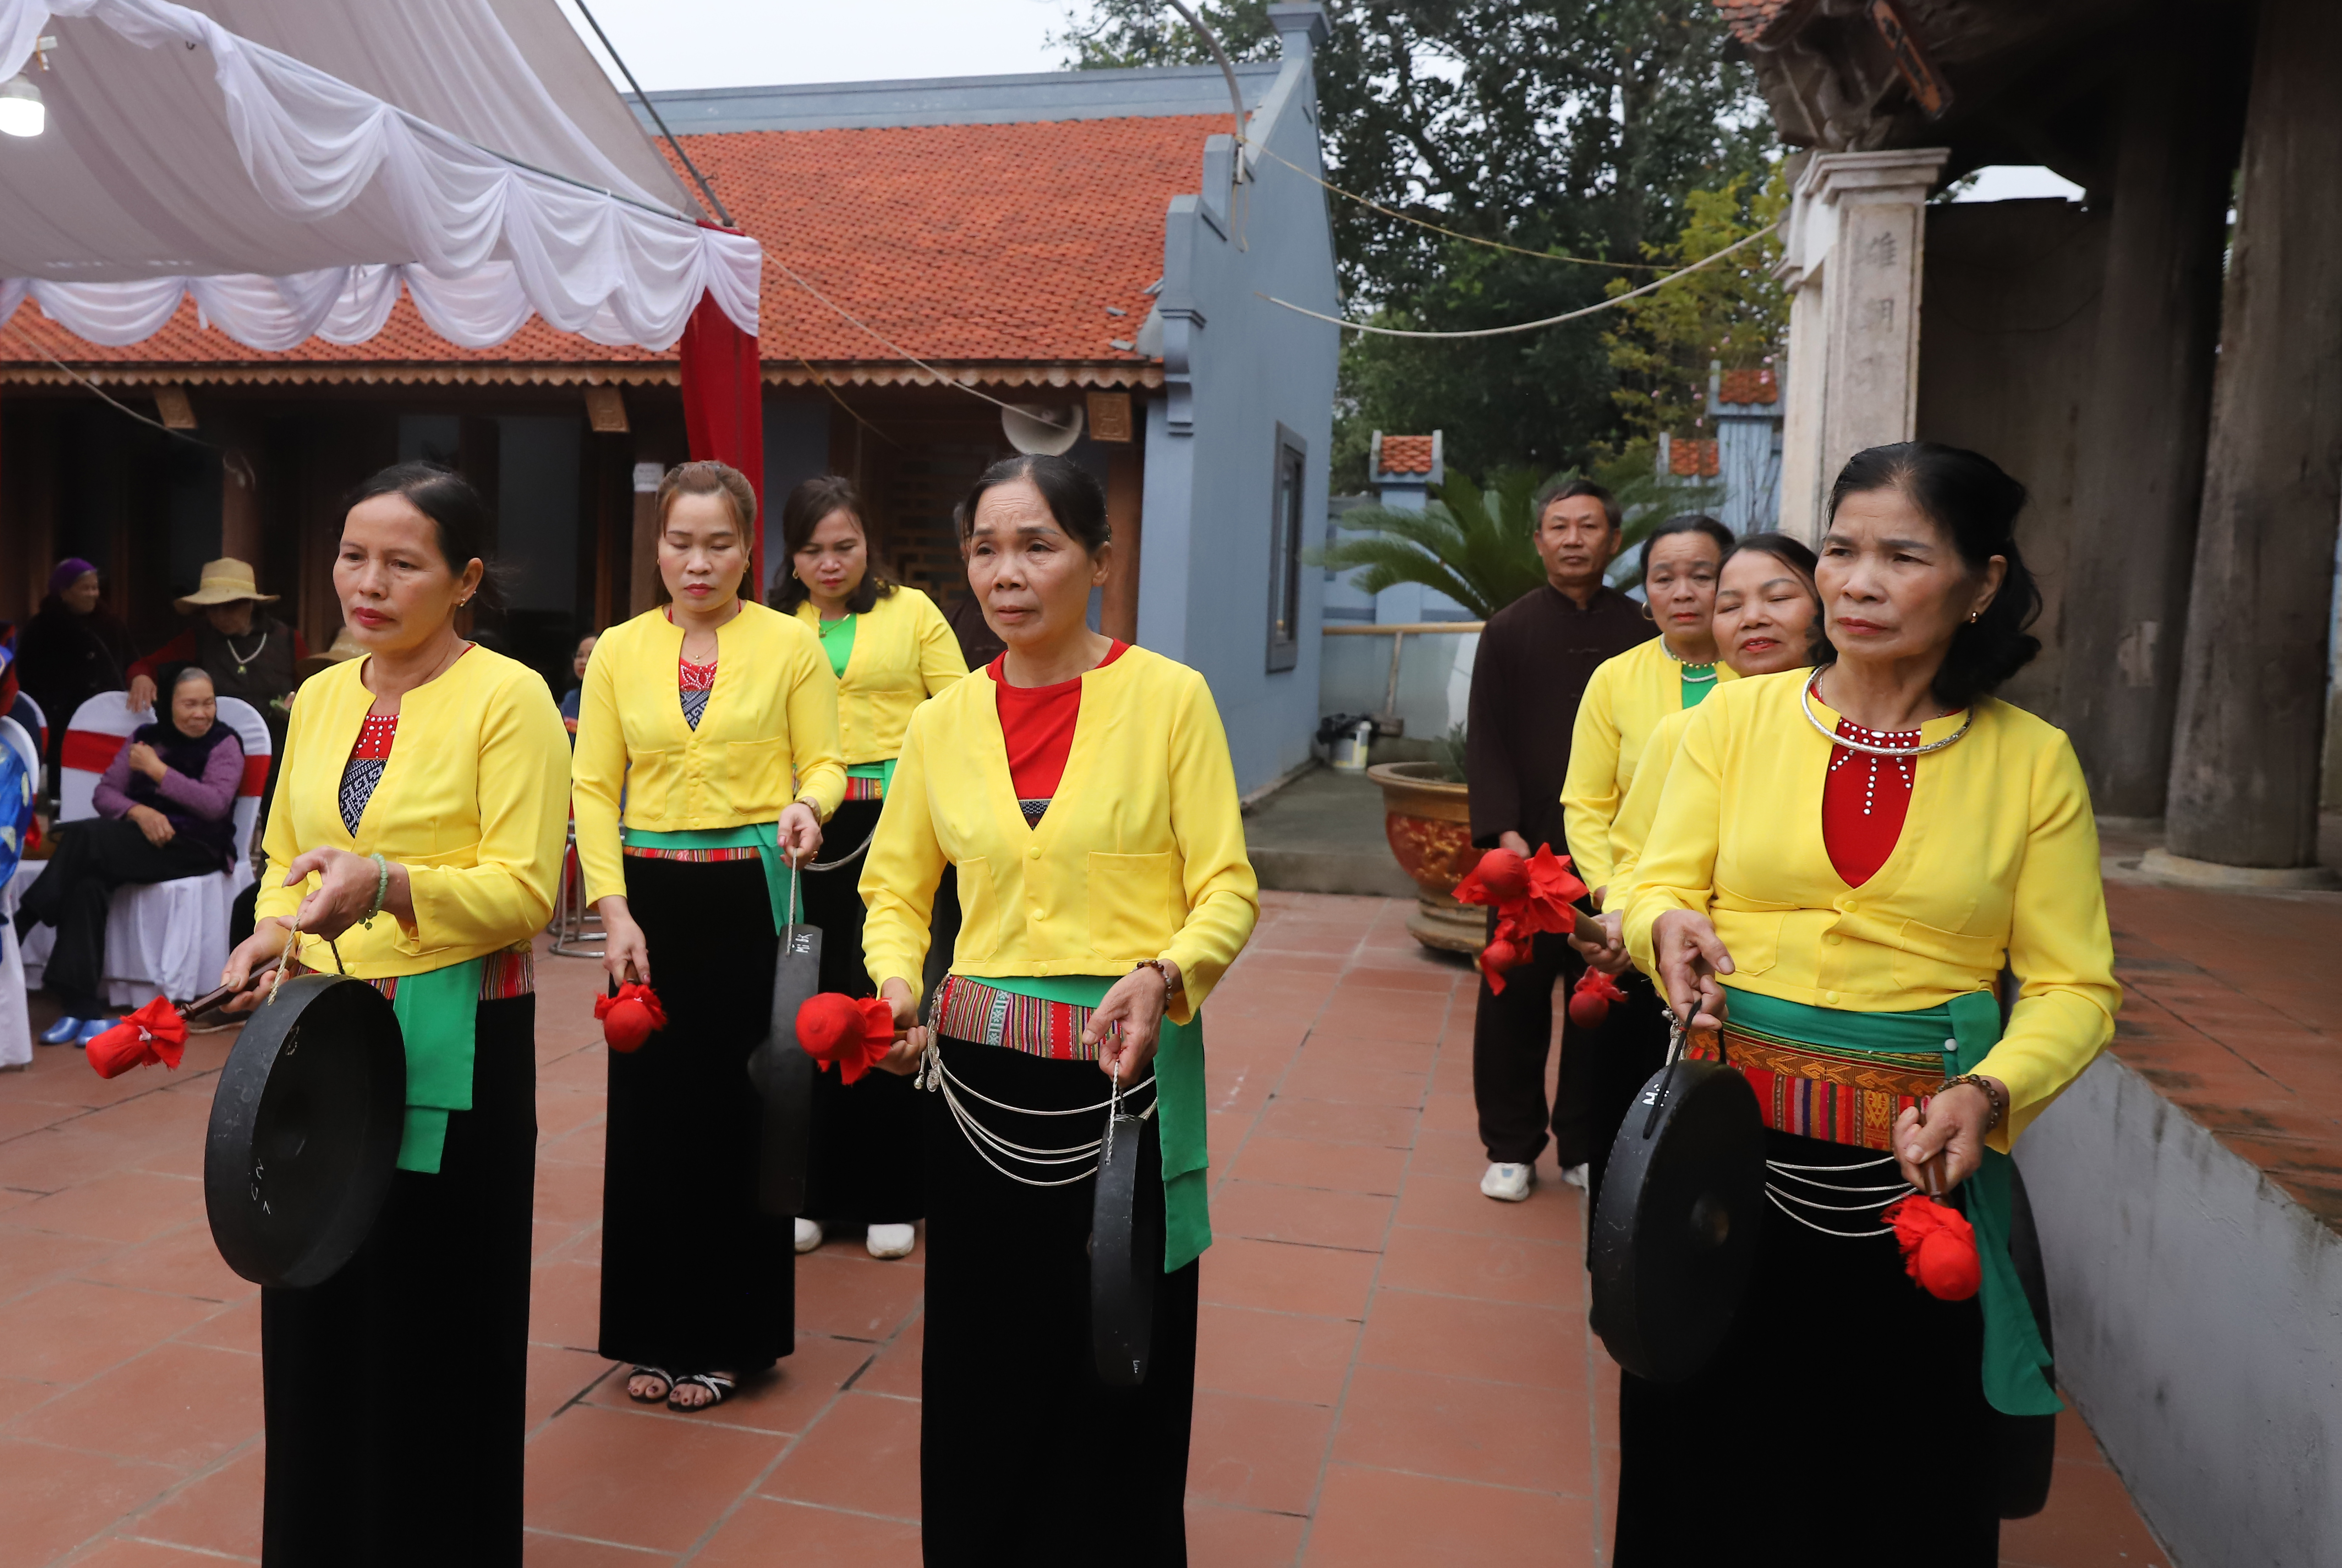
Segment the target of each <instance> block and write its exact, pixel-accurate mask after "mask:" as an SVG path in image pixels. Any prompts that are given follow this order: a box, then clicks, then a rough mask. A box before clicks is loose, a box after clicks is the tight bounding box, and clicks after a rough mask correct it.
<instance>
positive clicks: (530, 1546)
mask: <svg viewBox="0 0 2342 1568" xmlns="http://www.w3.org/2000/svg"><path fill="white" fill-rule="evenodd" d="M520 1561H521V1568H659V1564H661V1563H678V1562H681V1561H682V1559H681V1558H679V1557H676V1556H675V1555H673V1554H671V1553H665V1552H644V1551H641V1550H639V1549H637V1548H636V1547H632V1546H613V1545H611V1544H610V1543H607V1542H605V1541H580V1540H578V1539H577V1538H576V1537H575V1536H572V1535H549V1534H547V1533H545V1532H544V1531H541V1530H528V1531H524V1532H523V1533H522V1534H521V1538H520Z"/></svg>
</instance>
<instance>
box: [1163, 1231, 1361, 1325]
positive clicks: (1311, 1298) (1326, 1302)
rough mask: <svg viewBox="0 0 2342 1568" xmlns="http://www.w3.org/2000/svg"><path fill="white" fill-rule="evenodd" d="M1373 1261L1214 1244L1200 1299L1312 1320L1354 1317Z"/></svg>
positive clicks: (1323, 1250) (1289, 1248)
mask: <svg viewBox="0 0 2342 1568" xmlns="http://www.w3.org/2000/svg"><path fill="white" fill-rule="evenodd" d="M1375 1264H1376V1259H1375V1257H1374V1255H1373V1254H1371V1253H1351V1252H1342V1251H1338V1250H1336V1249H1335V1248H1331V1247H1301V1246H1294V1245H1292V1244H1291V1243H1285V1242H1256V1241H1251V1240H1248V1239H1246V1238H1245V1237H1242V1236H1236V1237H1231V1238H1229V1239H1227V1240H1226V1241H1219V1242H1215V1243H1213V1244H1212V1246H1211V1249H1210V1250H1209V1251H1207V1252H1206V1253H1204V1269H1203V1282H1202V1292H1203V1299H1204V1300H1205V1301H1207V1302H1215V1303H1218V1304H1220V1305H1222V1306H1236V1307H1259V1308H1263V1309H1265V1310H1267V1311H1270V1312H1293V1313H1307V1314H1309V1315H1311V1316H1314V1317H1339V1318H1359V1317H1363V1316H1365V1314H1366V1293H1367V1291H1368V1289H1369V1288H1370V1287H1371V1285H1372V1283H1373V1282H1374V1277H1375Z"/></svg>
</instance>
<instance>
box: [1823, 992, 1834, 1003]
mask: <svg viewBox="0 0 2342 1568" xmlns="http://www.w3.org/2000/svg"><path fill="white" fill-rule="evenodd" d="M1822 1000H1823V1001H1825V1002H1830V1003H1835V1002H1836V1001H1837V992H1835V991H1825V992H1823V993H1822Z"/></svg>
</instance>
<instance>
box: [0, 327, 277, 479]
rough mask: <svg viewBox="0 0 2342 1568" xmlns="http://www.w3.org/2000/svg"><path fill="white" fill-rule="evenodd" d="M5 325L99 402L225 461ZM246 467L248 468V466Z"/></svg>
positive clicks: (196, 437)
mask: <svg viewBox="0 0 2342 1568" xmlns="http://www.w3.org/2000/svg"><path fill="white" fill-rule="evenodd" d="M5 325H6V327H7V329H8V335H9V336H11V337H13V338H15V340H16V341H17V342H18V343H21V344H23V345H25V347H26V348H29V349H31V350H32V351H33V352H34V353H35V354H37V355H40V356H41V357H42V358H43V359H45V360H47V361H48V362H49V363H50V364H51V365H55V366H56V367H57V368H58V369H59V370H62V371H64V372H65V374H66V375H69V376H71V377H72V378H73V379H74V380H75V381H77V382H79V383H80V384H81V385H83V386H84V387H85V388H86V389H88V390H89V391H90V392H91V393H93V394H95V396H96V397H97V399H98V401H99V402H101V403H107V404H113V406H114V407H115V408H116V409H118V410H120V411H121V412H122V413H124V414H128V415H129V416H130V417H131V418H133V419H135V420H136V421H137V422H138V423H139V424H150V425H152V426H154V427H155V429H157V430H159V431H161V432H162V433H163V434H165V435H167V436H170V437H171V438H172V439H173V440H175V441H184V442H185V443H186V444H188V445H190V446H200V447H202V448H203V449H204V450H205V451H206V452H217V453H220V454H222V461H224V462H225V456H226V448H225V447H221V446H216V445H214V444H212V443H211V442H208V441H205V439H204V438H203V437H201V436H199V435H190V434H187V433H186V432H185V431H184V430H174V429H172V428H171V427H170V426H169V425H167V424H164V423H163V422H162V421H161V420H159V419H149V418H147V417H146V416H145V414H141V413H139V412H138V411H137V410H136V409H135V408H133V407H131V406H130V405H129V404H126V403H124V402H122V401H121V400H119V399H118V398H115V397H110V396H108V395H107V394H106V391H105V388H104V387H102V386H100V385H98V384H97V383H95V382H94V381H92V380H90V378H89V377H87V376H85V375H83V374H82V373H81V372H80V371H78V370H75V368H74V367H73V366H72V365H67V364H66V363H65V361H64V360H62V359H59V358H58V357H57V356H56V355H54V354H51V353H50V352H49V351H48V350H47V349H45V348H43V347H42V346H41V345H39V344H37V343H35V342H34V341H33V340H32V339H31V338H29V337H27V336H25V335H24V333H23V332H21V331H19V330H18V329H17V326H16V324H15V322H13V321H12V322H8V323H6V324H5ZM246 466H247V467H248V466H249V464H247V465H246Z"/></svg>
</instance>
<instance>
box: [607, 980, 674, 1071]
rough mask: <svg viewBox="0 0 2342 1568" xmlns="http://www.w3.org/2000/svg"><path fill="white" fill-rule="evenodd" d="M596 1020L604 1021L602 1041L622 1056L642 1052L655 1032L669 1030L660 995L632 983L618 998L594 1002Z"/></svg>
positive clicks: (623, 987) (622, 988)
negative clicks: (643, 1046) (644, 1044)
mask: <svg viewBox="0 0 2342 1568" xmlns="http://www.w3.org/2000/svg"><path fill="white" fill-rule="evenodd" d="M594 1016H595V1017H596V1018H599V1019H600V1020H601V1021H602V1038H603V1039H605V1040H606V1041H608V1042H609V1043H610V1049H611V1050H613V1051H616V1052H618V1053H620V1054H626V1053H629V1052H634V1051H639V1050H641V1049H642V1045H643V1042H644V1041H646V1040H647V1039H649V1038H650V1037H651V1035H652V1034H653V1032H655V1031H656V1030H660V1029H664V1028H666V1008H664V1007H662V1006H660V1005H659V999H658V997H657V995H656V994H655V993H653V992H652V990H651V988H650V987H649V986H647V985H639V984H636V983H634V982H633V981H628V982H627V983H626V984H624V985H621V986H619V987H618V994H616V996H596V998H594Z"/></svg>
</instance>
